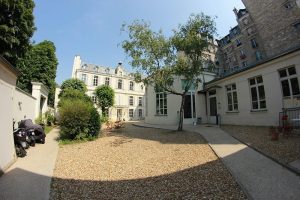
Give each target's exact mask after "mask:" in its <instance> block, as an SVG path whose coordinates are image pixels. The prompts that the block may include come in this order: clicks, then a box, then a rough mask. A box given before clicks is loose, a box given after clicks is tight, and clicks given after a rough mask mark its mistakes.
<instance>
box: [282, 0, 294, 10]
mask: <svg viewBox="0 0 300 200" xmlns="http://www.w3.org/2000/svg"><path fill="white" fill-rule="evenodd" d="M295 4H296V2H293V1H286V2H285V3H284V4H283V6H284V7H285V8H286V9H287V10H290V9H292V8H293V7H294V6H295Z"/></svg>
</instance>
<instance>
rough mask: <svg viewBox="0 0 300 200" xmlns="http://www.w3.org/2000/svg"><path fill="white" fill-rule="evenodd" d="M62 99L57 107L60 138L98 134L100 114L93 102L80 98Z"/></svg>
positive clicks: (86, 136)
mask: <svg viewBox="0 0 300 200" xmlns="http://www.w3.org/2000/svg"><path fill="white" fill-rule="evenodd" d="M64 101H65V102H64V104H63V106H61V107H60V108H59V115H60V118H59V124H60V128H61V131H60V137H61V139H63V140H64V139H69V140H81V139H84V138H90V137H96V136H98V134H99V131H100V116H99V113H98V112H97V110H96V108H95V107H94V106H93V104H91V103H87V102H85V101H83V100H81V99H76V100H74V99H65V100H64Z"/></svg>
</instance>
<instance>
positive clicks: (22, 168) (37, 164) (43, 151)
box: [0, 128, 59, 200]
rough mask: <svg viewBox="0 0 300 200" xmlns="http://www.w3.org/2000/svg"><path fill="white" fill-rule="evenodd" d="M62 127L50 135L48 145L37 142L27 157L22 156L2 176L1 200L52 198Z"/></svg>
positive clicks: (47, 139) (0, 180)
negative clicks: (52, 184)
mask: <svg viewBox="0 0 300 200" xmlns="http://www.w3.org/2000/svg"><path fill="white" fill-rule="evenodd" d="M58 133H59V130H58V129H56V128H55V129H53V130H52V131H51V132H50V133H48V134H47V137H46V143H45V144H36V146H35V147H30V148H29V149H28V150H27V156H26V157H24V158H18V160H17V161H16V163H14V164H13V165H12V166H11V167H10V168H9V169H8V170H7V171H6V172H5V174H4V175H3V176H2V177H0V199H1V200H27V199H28V200H29V199H30V200H48V199H49V194H50V184H51V179H52V174H53V170H54V167H55V162H56V156H57V153H58V149H59V147H58V142H57V141H56V138H57V137H58Z"/></svg>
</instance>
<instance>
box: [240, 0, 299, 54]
mask: <svg viewBox="0 0 300 200" xmlns="http://www.w3.org/2000/svg"><path fill="white" fill-rule="evenodd" d="M242 1H243V3H244V4H245V6H246V8H247V10H248V12H249V13H250V15H251V17H252V19H253V21H254V23H255V25H256V28H257V31H258V35H259V37H260V38H261V40H262V41H263V45H264V50H265V52H266V55H267V56H268V57H270V56H273V55H276V54H279V53H282V52H284V51H286V50H288V49H290V48H293V47H296V46H299V45H300V30H299V29H296V28H295V27H294V26H293V24H294V23H295V22H297V21H298V22H299V20H300V9H299V7H298V6H297V4H296V3H295V0H291V1H290V2H291V3H292V7H291V8H286V7H285V3H286V2H287V1H286V0H255V1H253V0H242Z"/></svg>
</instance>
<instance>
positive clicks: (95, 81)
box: [93, 76, 98, 86]
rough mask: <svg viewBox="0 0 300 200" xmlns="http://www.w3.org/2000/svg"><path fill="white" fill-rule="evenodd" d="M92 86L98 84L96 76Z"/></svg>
mask: <svg viewBox="0 0 300 200" xmlns="http://www.w3.org/2000/svg"><path fill="white" fill-rule="evenodd" d="M93 86H98V76H94V80H93Z"/></svg>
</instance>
